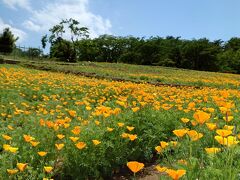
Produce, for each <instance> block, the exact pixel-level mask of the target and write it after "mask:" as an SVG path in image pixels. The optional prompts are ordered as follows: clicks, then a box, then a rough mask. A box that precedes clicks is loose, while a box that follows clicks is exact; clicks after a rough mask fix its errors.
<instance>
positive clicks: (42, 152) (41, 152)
mask: <svg viewBox="0 0 240 180" xmlns="http://www.w3.org/2000/svg"><path fill="white" fill-rule="evenodd" d="M38 155H39V156H41V157H43V156H46V155H47V152H45V151H39V152H38Z"/></svg>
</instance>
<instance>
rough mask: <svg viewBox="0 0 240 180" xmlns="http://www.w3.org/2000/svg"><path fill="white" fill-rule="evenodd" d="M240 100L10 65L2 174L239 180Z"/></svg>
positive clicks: (0, 72) (220, 93) (4, 87)
mask: <svg viewBox="0 0 240 180" xmlns="http://www.w3.org/2000/svg"><path fill="white" fill-rule="evenodd" d="M219 76H220V75H219ZM229 76H230V75H229ZM234 76H236V75H234ZM219 78H221V77H219ZM186 81H187V80H186ZM239 98H240V91H239V90H238V88H234V89H230V88H229V89H227V88H214V87H205V86H204V84H203V86H202V87H200V88H199V87H198V88H195V87H187V86H183V87H181V86H179V87H171V86H154V85H150V84H147V83H142V84H135V83H131V82H115V81H110V80H107V79H106V80H99V79H94V78H87V77H78V76H74V75H69V74H68V75H66V74H63V73H49V72H45V71H38V70H29V69H26V68H21V67H18V66H11V65H1V66H0V101H1V104H0V132H1V136H0V159H1V161H0V166H1V168H0V177H1V178H3V179H45V180H47V179H100V178H102V179H111V178H112V177H114V176H115V175H116V174H118V173H121V172H122V171H124V172H127V177H128V178H129V179H132V178H139V175H140V174H142V173H144V171H145V168H146V167H147V166H148V165H149V164H154V170H155V171H156V173H157V174H158V176H159V179H174V180H177V179H208V178H210V179H238V178H239V173H240V169H239V167H240V160H239V158H238V157H239V155H240V146H239V145H238V143H239V138H240V129H239V120H240V119H239Z"/></svg>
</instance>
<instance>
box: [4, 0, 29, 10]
mask: <svg viewBox="0 0 240 180" xmlns="http://www.w3.org/2000/svg"><path fill="white" fill-rule="evenodd" d="M2 2H3V3H5V4H6V5H7V6H8V7H10V8H12V9H16V7H20V8H23V9H27V10H31V6H30V0H2Z"/></svg>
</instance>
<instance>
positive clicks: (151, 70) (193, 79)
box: [20, 60, 240, 88]
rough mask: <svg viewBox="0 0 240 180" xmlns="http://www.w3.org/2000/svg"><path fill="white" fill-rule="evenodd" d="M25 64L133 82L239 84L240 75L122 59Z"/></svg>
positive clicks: (192, 84) (228, 86) (206, 84)
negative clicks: (148, 64) (119, 60)
mask: <svg viewBox="0 0 240 180" xmlns="http://www.w3.org/2000/svg"><path fill="white" fill-rule="evenodd" d="M20 62H21V65H22V66H25V67H32V68H36V69H45V70H51V71H57V72H65V73H66V72H67V73H73V74H80V75H85V76H90V77H98V78H107V79H113V80H129V81H133V82H150V83H159V84H172V85H190V86H212V87H219V88H238V86H239V85H240V75H236V74H227V73H215V72H206V71H194V70H186V69H177V68H168V67H160V66H142V65H129V64H122V63H99V62H79V63H74V64H71V63H63V62H51V61H26V60H25V61H23V60H21V61H20Z"/></svg>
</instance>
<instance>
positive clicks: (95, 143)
mask: <svg viewBox="0 0 240 180" xmlns="http://www.w3.org/2000/svg"><path fill="white" fill-rule="evenodd" d="M92 142H93V144H94V145H95V146H97V145H99V144H100V143H101V141H98V140H96V139H94V140H92Z"/></svg>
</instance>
